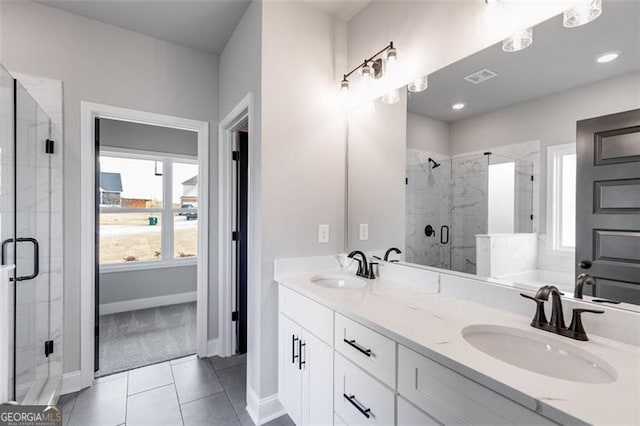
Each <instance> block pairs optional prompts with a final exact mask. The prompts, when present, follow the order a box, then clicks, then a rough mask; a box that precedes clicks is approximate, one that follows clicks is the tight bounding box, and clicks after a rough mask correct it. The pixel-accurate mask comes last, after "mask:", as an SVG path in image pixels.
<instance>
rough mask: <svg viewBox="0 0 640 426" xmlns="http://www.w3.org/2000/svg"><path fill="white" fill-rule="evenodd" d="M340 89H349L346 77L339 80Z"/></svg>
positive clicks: (345, 90)
mask: <svg viewBox="0 0 640 426" xmlns="http://www.w3.org/2000/svg"><path fill="white" fill-rule="evenodd" d="M340 89H341V90H342V91H343V92H348V91H349V80H347V78H346V77H345V78H343V79H342V81H341V82H340Z"/></svg>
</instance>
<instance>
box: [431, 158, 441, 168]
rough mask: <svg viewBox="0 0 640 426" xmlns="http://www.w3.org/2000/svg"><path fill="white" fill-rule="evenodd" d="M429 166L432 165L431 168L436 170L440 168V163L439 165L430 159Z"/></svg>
mask: <svg viewBox="0 0 640 426" xmlns="http://www.w3.org/2000/svg"><path fill="white" fill-rule="evenodd" d="M429 164H431V168H432V169H435V168H436V167H440V163H437V162H436V160H434V159H433V158H431V157H429Z"/></svg>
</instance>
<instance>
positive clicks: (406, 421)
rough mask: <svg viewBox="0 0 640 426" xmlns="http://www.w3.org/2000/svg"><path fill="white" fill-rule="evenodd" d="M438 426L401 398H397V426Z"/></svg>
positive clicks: (438, 425) (438, 424)
mask: <svg viewBox="0 0 640 426" xmlns="http://www.w3.org/2000/svg"><path fill="white" fill-rule="evenodd" d="M414 425H420V426H427V425H428V426H440V425H441V423H438V422H437V421H435V420H434V419H432V418H431V417H429V416H428V415H426V414H425V413H423V412H422V411H420V410H418V409H417V408H416V407H414V406H413V405H411V404H410V403H408V402H407V401H406V400H405V399H404V398H403V397H401V396H399V397H398V426H414Z"/></svg>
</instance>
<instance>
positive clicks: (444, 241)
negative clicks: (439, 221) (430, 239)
mask: <svg viewBox="0 0 640 426" xmlns="http://www.w3.org/2000/svg"><path fill="white" fill-rule="evenodd" d="M445 230H446V231H447V239H446V240H445V238H444V231H445ZM448 243H449V227H448V226H447V225H442V226H441V227H440V244H448Z"/></svg>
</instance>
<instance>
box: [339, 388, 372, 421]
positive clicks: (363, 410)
mask: <svg viewBox="0 0 640 426" xmlns="http://www.w3.org/2000/svg"><path fill="white" fill-rule="evenodd" d="M342 396H344V397H345V398H347V401H349V402H350V403H351V405H353V406H354V407H356V409H357V410H358V411H360V413H362V415H363V416H365V417H366V418H370V417H371V414H369V413H371V408H363V407H361V406H360V404H359V403H358V401H357V400H356V396H355V395H351V396H349V395H347V394H346V393H344V394H342Z"/></svg>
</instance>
